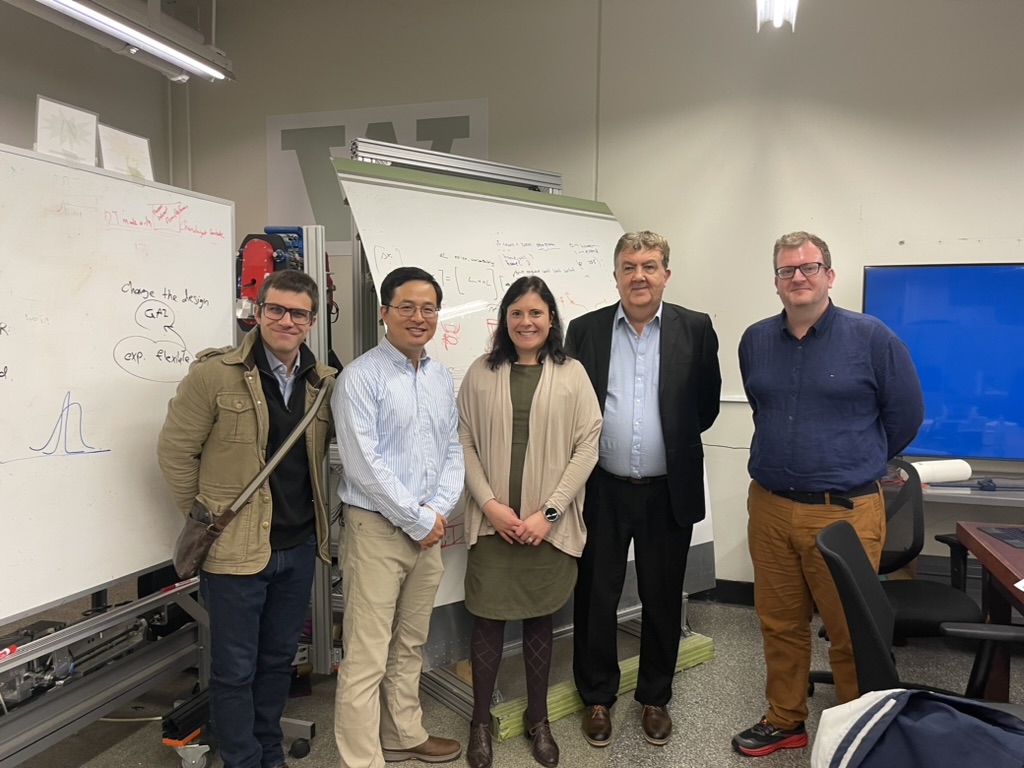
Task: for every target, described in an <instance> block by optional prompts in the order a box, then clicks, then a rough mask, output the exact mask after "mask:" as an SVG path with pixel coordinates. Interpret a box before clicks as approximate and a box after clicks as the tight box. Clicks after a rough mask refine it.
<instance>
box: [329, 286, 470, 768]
mask: <svg viewBox="0 0 1024 768" xmlns="http://www.w3.org/2000/svg"><path fill="white" fill-rule="evenodd" d="M380 301H381V308H380V316H381V319H383V321H384V324H385V325H386V326H387V335H386V336H385V337H384V338H383V339H382V340H381V342H380V344H378V345H377V346H376V347H375V348H374V349H372V350H370V351H369V352H367V353H366V354H364V355H362V356H360V357H358V358H356V360H354V361H353V362H352V364H351V365H349V366H348V367H347V368H345V370H344V373H343V375H342V376H341V378H340V379H339V381H338V385H337V388H336V389H335V393H334V396H333V398H332V400H331V406H332V409H333V412H334V418H335V423H336V427H337V434H338V448H339V452H340V454H341V461H342V477H341V483H340V485H339V487H338V495H339V496H340V497H341V500H342V502H343V504H344V507H343V509H344V522H345V527H344V529H343V531H342V538H341V565H342V584H343V588H344V593H345V616H344V624H343V636H344V647H345V657H344V659H343V661H342V663H341V666H340V668H339V670H338V692H337V702H336V706H335V723H334V733H335V738H336V740H337V742H338V750H339V751H340V753H341V765H342V768H382V767H383V765H384V762H385V761H388V762H393V761H399V760H409V759H415V760H421V761H423V762H429V763H440V762H447V761H449V760H455V759H456V758H458V757H459V755H461V754H462V747H461V746H460V744H459V743H458V742H457V741H455V740H453V739H444V738H439V737H436V736H431V735H430V734H428V733H427V732H426V730H425V729H424V728H423V725H422V723H421V719H422V714H423V713H422V710H421V708H420V701H419V681H420V671H421V669H422V666H423V659H422V653H421V651H422V647H423V644H424V643H425V642H426V639H427V631H428V629H429V626H430V613H431V611H432V610H433V606H434V595H435V593H436V592H437V586H438V584H439V583H440V581H441V574H442V573H443V571H444V567H443V566H442V564H441V548H440V547H439V546H438V544H439V542H440V541H441V537H442V536H443V534H444V526H445V523H446V522H447V515H448V514H450V513H451V511H452V509H453V508H454V507H455V503H456V502H457V501H458V499H459V495H460V494H461V492H462V483H463V475H464V471H463V470H464V467H463V460H462V447H461V446H460V444H459V436H458V422H459V419H458V412H457V410H456V406H455V392H454V387H453V385H452V377H451V374H450V373H449V372H448V369H446V368H445V367H444V366H443V365H442V364H441V363H440V362H439V361H437V360H434V359H433V358H431V357H429V356H428V355H427V354H426V351H425V347H426V345H427V343H428V342H429V341H430V339H431V338H433V336H434V332H435V331H436V330H437V313H438V310H439V309H440V307H441V287H440V286H439V285H438V283H437V281H436V280H435V279H434V278H433V276H431V275H430V273H429V272H426V271H424V270H422V269H419V268H416V267H400V268H399V269H396V270H395V271H393V272H391V273H390V274H389V275H388V276H387V277H385V278H384V281H383V282H382V283H381V286H380ZM382 705H383V706H382Z"/></svg>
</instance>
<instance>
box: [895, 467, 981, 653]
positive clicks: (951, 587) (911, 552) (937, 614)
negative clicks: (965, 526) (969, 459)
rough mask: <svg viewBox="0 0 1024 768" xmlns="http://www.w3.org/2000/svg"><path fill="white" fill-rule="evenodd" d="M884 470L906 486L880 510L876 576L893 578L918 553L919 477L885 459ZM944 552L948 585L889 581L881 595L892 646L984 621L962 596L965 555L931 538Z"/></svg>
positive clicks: (953, 543)
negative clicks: (950, 625)
mask: <svg viewBox="0 0 1024 768" xmlns="http://www.w3.org/2000/svg"><path fill="white" fill-rule="evenodd" d="M889 467H890V470H892V469H895V470H897V471H900V472H903V473H905V474H906V480H905V481H904V483H903V485H902V486H900V489H899V491H898V492H897V493H896V495H895V497H893V498H892V500H891V501H887V502H886V505H885V524H886V533H885V543H884V544H883V545H882V556H881V558H880V560H879V564H878V573H879V574H882V575H885V574H890V573H894V572H895V571H898V570H899V569H900V568H903V567H905V566H907V565H909V564H910V563H911V562H912V561H913V560H914V559H915V558H916V557H917V556H918V555H920V554H921V550H922V549H923V547H924V495H923V493H922V491H921V476H920V475H919V474H918V472H917V469H916V468H915V467H914V465H913V464H911V463H909V462H906V461H903V460H901V459H890V461H889ZM935 538H936V539H937V540H938V541H941V542H943V543H945V544H947V545H948V546H949V547H950V563H951V571H950V583H949V584H943V583H940V582H938V581H931V580H928V579H889V580H886V581H883V582H882V591H883V592H885V596H886V597H887V598H888V599H889V602H890V604H891V605H892V607H893V610H894V611H895V614H896V616H895V625H894V628H893V643H894V645H897V646H901V645H906V642H907V638H910V637H938V636H940V635H941V634H942V630H941V629H940V627H941V625H942V624H943V623H945V622H966V623H978V622H982V621H984V616H983V615H982V613H981V608H980V607H979V606H978V604H977V603H976V602H974V600H973V599H972V598H970V597H969V596H968V595H967V593H966V592H965V589H966V573H965V569H964V564H965V563H966V558H967V549H966V547H964V546H963V545H962V544H960V543H959V542H958V541H957V540H956V536H955V535H953V536H946V535H941V536H936V537H935Z"/></svg>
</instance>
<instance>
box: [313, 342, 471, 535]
mask: <svg viewBox="0 0 1024 768" xmlns="http://www.w3.org/2000/svg"><path fill="white" fill-rule="evenodd" d="M331 408H332V409H333V412H334V420H335V426H336V427H337V434H338V452H339V454H340V455H341V464H342V474H341V482H340V484H339V486H338V496H339V497H340V498H341V500H342V501H343V502H344V503H346V504H352V505H354V506H357V507H362V508H363V509H369V510H373V511H375V512H379V513H380V514H382V515H384V517H386V518H387V519H388V520H390V521H391V522H392V523H393V524H394V525H395V526H397V527H398V528H401V529H402V530H403V531H405V532H406V533H407V534H408V535H409V537H410V538H412V539H413V540H415V541H420V540H421V539H423V538H425V537H426V535H427V534H428V533H430V531H431V529H432V528H433V527H434V521H435V519H436V518H435V515H434V513H435V512H438V513H440V514H442V515H444V516H445V517H448V516H449V515H450V514H451V512H452V509H454V507H455V503H456V502H457V501H458V500H459V496H460V495H461V493H462V484H463V479H464V476H465V466H464V464H463V458H462V446H461V445H460V444H459V434H458V426H459V414H458V410H457V409H456V406H455V388H454V385H453V383H452V377H451V374H450V373H449V372H448V369H447V368H445V367H444V366H443V365H442V364H441V363H440V362H439V361H437V360H434V359H433V358H431V357H428V356H427V355H424V356H423V357H422V358H420V363H419V366H418V367H417V368H413V365H412V361H411V360H409V359H408V358H407V357H406V356H405V355H404V354H402V353H401V352H399V351H398V350H397V349H396V348H395V347H394V346H393V345H392V344H391V342H389V341H388V340H387V339H381V341H380V343H379V344H378V345H377V346H376V347H374V348H373V349H371V350H370V351H369V352H367V353H366V354H364V355H360V356H359V357H358V358H356V359H355V360H353V361H352V363H351V364H350V365H348V366H346V368H345V369H344V370H343V371H342V372H341V375H340V376H339V377H338V384H337V386H336V387H335V388H334V394H333V395H332V397H331ZM427 505H429V507H430V508H429V509H428V508H427Z"/></svg>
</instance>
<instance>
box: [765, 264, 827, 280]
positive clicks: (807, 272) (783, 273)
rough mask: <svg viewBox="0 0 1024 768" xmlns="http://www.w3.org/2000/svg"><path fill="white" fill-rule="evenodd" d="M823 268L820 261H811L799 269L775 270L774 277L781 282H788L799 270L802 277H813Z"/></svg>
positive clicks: (782, 268) (783, 268)
mask: <svg viewBox="0 0 1024 768" xmlns="http://www.w3.org/2000/svg"><path fill="white" fill-rule="evenodd" d="M824 266H825V265H824V264H822V263H821V262H820V261H811V262H808V263H807V264H801V265H800V266H799V267H779V268H778V269H776V270H775V276H776V277H777V278H779V279H781V280H790V279H792V277H793V275H795V274H796V271H797V270H798V269H799V270H800V271H801V272H802V273H803V276H804V277H814V276H815V275H816V274H818V272H820V271H821V268H822V267H824Z"/></svg>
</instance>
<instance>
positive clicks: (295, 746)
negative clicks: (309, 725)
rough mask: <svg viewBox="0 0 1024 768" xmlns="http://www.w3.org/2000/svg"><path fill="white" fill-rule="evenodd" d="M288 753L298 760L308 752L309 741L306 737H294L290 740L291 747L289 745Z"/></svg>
mask: <svg viewBox="0 0 1024 768" xmlns="http://www.w3.org/2000/svg"><path fill="white" fill-rule="evenodd" d="M288 754H289V755H290V756H291V757H294V758H297V759H299V760H301V759H302V758H304V757H306V756H307V755H308V754H309V741H308V740H306V739H296V740H295V741H293V742H292V745H291V747H289V749H288Z"/></svg>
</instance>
